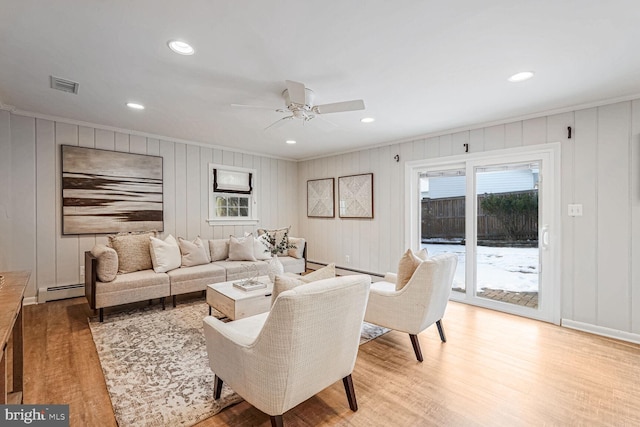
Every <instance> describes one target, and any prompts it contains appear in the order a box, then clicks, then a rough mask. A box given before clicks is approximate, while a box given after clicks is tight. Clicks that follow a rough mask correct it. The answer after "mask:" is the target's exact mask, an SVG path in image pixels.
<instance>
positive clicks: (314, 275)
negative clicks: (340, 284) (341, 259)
mask: <svg viewBox="0 0 640 427" xmlns="http://www.w3.org/2000/svg"><path fill="white" fill-rule="evenodd" d="M334 277H336V264H335V263H334V262H332V263H331V264H328V265H327V266H326V267H322V268H319V269H317V270H316V271H312V272H311V273H309V274H305V275H304V276H300V278H301V279H302V281H303V282H306V283H310V282H316V281H318V280H324V279H332V278H334Z"/></svg>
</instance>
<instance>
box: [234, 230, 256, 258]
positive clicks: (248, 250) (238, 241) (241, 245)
mask: <svg viewBox="0 0 640 427" xmlns="http://www.w3.org/2000/svg"><path fill="white" fill-rule="evenodd" d="M254 244H255V241H254V238H253V234H249V235H248V236H244V237H236V236H229V258H228V260H229V261H256V257H255V256H254V254H253V247H254Z"/></svg>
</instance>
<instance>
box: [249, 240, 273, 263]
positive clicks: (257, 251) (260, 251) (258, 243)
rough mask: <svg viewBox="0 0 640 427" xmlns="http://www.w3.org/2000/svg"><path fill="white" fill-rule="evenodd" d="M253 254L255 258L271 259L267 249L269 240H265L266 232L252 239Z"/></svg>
mask: <svg viewBox="0 0 640 427" xmlns="http://www.w3.org/2000/svg"><path fill="white" fill-rule="evenodd" d="M253 256H254V257H255V258H256V259H257V260H265V259H271V251H269V241H268V240H267V236H266V234H263V235H262V236H258V237H256V238H255V239H254V243H253Z"/></svg>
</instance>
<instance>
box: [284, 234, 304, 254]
mask: <svg viewBox="0 0 640 427" xmlns="http://www.w3.org/2000/svg"><path fill="white" fill-rule="evenodd" d="M305 243H306V242H305V240H304V239H303V238H302V237H289V245H291V246H293V247H290V248H289V250H288V255H289V256H290V257H294V258H298V259H301V258H302V254H304V245H305Z"/></svg>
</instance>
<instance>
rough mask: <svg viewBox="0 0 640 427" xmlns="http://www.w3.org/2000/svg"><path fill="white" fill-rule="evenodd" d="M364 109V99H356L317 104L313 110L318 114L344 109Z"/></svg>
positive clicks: (338, 111)
mask: <svg viewBox="0 0 640 427" xmlns="http://www.w3.org/2000/svg"><path fill="white" fill-rule="evenodd" d="M356 110H364V101H363V100H362V99H358V100H355V101H343V102H334V103H333V104H324V105H316V106H315V107H313V111H315V112H316V113H318V114H328V113H341V112H343V111H356Z"/></svg>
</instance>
